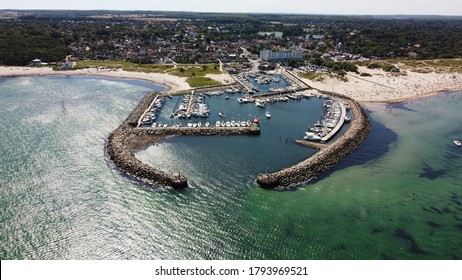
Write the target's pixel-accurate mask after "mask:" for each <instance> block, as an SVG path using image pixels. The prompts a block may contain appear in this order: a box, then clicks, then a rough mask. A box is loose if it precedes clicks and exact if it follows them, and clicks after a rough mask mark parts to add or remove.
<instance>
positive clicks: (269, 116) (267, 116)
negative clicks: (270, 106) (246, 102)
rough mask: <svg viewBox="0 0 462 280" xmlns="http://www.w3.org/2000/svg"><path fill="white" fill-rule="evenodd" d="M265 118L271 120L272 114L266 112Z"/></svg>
mask: <svg viewBox="0 0 462 280" xmlns="http://www.w3.org/2000/svg"><path fill="white" fill-rule="evenodd" d="M265 116H266V118H267V119H269V118H271V114H270V112H269V111H266V113H265Z"/></svg>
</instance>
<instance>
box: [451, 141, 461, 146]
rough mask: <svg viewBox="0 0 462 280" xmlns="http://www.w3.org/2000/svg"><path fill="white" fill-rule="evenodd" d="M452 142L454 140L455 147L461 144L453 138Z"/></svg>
mask: <svg viewBox="0 0 462 280" xmlns="http://www.w3.org/2000/svg"><path fill="white" fill-rule="evenodd" d="M453 142H454V144H455V145H456V146H457V147H460V146H462V144H461V143H460V141H458V140H454V141H453Z"/></svg>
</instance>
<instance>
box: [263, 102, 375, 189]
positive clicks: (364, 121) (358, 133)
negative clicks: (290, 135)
mask: <svg viewBox="0 0 462 280" xmlns="http://www.w3.org/2000/svg"><path fill="white" fill-rule="evenodd" d="M344 100H347V102H348V103H349V105H350V107H351V111H352V114H353V120H352V122H351V124H350V127H349V129H348V130H347V131H346V132H345V133H344V134H343V135H342V136H341V137H339V138H338V139H336V140H335V141H334V142H333V143H331V144H329V145H327V144H318V143H310V142H308V141H302V140H298V141H296V142H297V143H298V144H303V145H306V146H309V147H312V148H316V149H318V150H319V151H318V152H317V153H316V154H314V155H313V156H311V157H310V158H308V159H306V160H304V161H302V162H300V163H297V164H295V165H292V166H290V167H287V168H285V169H282V170H280V171H277V172H274V173H270V174H260V175H258V176H257V183H258V184H259V185H260V186H261V187H263V188H271V189H274V188H277V189H291V188H294V187H296V186H298V185H301V184H303V183H305V182H307V181H309V180H311V179H313V178H314V177H316V175H318V174H320V173H322V172H324V171H326V170H328V169H329V168H331V167H332V166H333V165H334V164H336V163H337V162H339V161H340V160H342V159H343V158H344V157H345V156H347V155H348V154H350V153H351V152H353V151H354V150H355V149H356V148H358V146H359V145H360V144H361V143H362V142H363V141H364V140H365V139H366V137H367V135H368V134H369V131H370V130H371V123H370V121H369V118H368V117H367V115H366V113H365V112H364V109H363V108H362V107H361V106H360V105H359V104H358V102H356V101H354V100H352V99H344Z"/></svg>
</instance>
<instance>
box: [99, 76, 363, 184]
mask: <svg viewBox="0 0 462 280" xmlns="http://www.w3.org/2000/svg"><path fill="white" fill-rule="evenodd" d="M249 75H252V74H249ZM250 77H251V76H250ZM252 78H253V77H252ZM288 80H289V79H288V78H287V77H285V78H283V79H281V76H279V75H276V76H274V75H273V76H270V75H256V76H255V78H254V82H255V83H257V84H261V85H263V86H266V88H263V90H260V93H259V94H255V93H253V94H249V93H248V92H247V93H246V89H245V88H238V87H236V85H234V86H230V87H227V88H223V87H220V88H218V89H215V88H213V87H208V88H207V89H205V90H204V89H198V90H196V89H194V90H191V91H190V92H184V93H182V94H179V95H178V94H174V95H165V94H159V93H151V94H149V95H147V96H146V97H145V98H144V99H143V100H142V102H140V104H139V106H138V107H137V108H136V109H135V110H134V111H133V112H132V114H131V115H130V116H129V117H128V118H127V120H126V121H125V122H124V124H122V125H121V126H120V127H119V128H118V129H117V130H116V131H115V132H114V133H113V134H111V136H110V137H109V141H108V145H107V148H108V149H107V150H108V154H109V156H110V158H111V160H112V162H114V164H115V165H116V166H117V167H118V168H119V169H121V170H124V171H125V172H126V173H127V174H130V175H131V176H134V177H136V178H138V179H139V180H141V181H143V182H147V183H152V184H155V185H161V186H167V187H172V188H175V189H180V188H185V187H187V186H188V182H187V178H186V177H185V176H184V175H180V174H178V175H175V174H172V173H170V172H168V171H166V170H164V171H161V170H159V169H158V168H155V167H153V166H151V165H148V164H146V163H143V162H142V161H140V160H139V159H137V158H136V157H135V156H134V155H133V152H132V147H131V143H136V142H139V141H138V140H137V139H143V141H142V142H143V143H144V144H145V145H149V143H150V142H151V143H152V142H155V141H158V140H159V139H161V138H162V137H165V136H214V135H221V136H230V135H255V136H258V135H260V134H261V130H262V129H263V130H265V129H270V127H273V129H274V127H278V128H279V129H284V126H288V125H289V123H287V122H286V123H282V124H281V125H282V126H280V125H279V126H274V125H277V123H278V122H280V121H278V119H277V118H278V117H277V116H278V111H279V110H278V109H277V108H280V107H284V106H295V105H296V104H298V105H297V106H296V107H300V109H301V108H306V106H307V105H309V104H312V105H310V106H313V105H314V104H319V105H317V106H319V107H318V109H317V110H320V111H319V112H320V114H321V119H319V120H318V121H317V122H316V123H315V124H314V125H312V126H311V127H310V125H309V123H308V124H307V123H306V122H305V125H307V126H308V131H306V132H304V134H302V136H301V137H300V138H299V139H296V138H292V137H290V138H287V137H286V138H284V139H283V138H282V136H281V137H280V139H279V141H281V142H285V143H286V145H287V144H289V143H295V144H299V145H301V146H306V147H309V148H312V149H316V150H319V151H318V152H317V153H315V154H314V155H312V156H309V157H308V158H307V159H305V160H302V161H301V162H299V163H296V164H294V165H292V166H289V167H286V168H283V169H281V170H279V171H275V172H272V173H264V174H260V175H258V176H257V179H256V182H257V183H258V184H259V185H260V186H262V187H264V188H275V189H288V188H289V189H290V188H293V187H294V186H298V185H300V184H302V183H304V182H307V181H309V180H310V179H312V178H314V177H315V176H316V175H317V174H319V173H321V172H324V171H325V170H327V169H328V168H330V167H331V166H332V165H334V164H335V163H337V162H338V161H340V160H341V159H342V158H343V157H344V156H346V155H347V154H349V153H351V152H352V151H353V150H354V149H356V148H357V147H358V145H359V144H360V143H361V142H362V141H364V139H365V138H366V136H367V133H368V131H369V130H370V123H369V121H368V119H367V115H366V114H365V113H364V112H363V111H362V109H361V107H360V105H359V104H358V103H357V102H355V101H354V100H349V99H345V98H342V97H341V96H336V95H332V94H329V93H326V92H320V91H317V90H315V89H311V88H307V87H302V86H301V85H297V86H296V87H295V88H292V87H293V86H294V85H293V83H294V81H292V80H291V81H290V82H287V81H288ZM248 81H249V80H248ZM249 83H251V81H249ZM275 83H282V84H283V86H285V87H289V88H290V91H288V92H271V91H270V90H269V89H271V86H273V84H275ZM198 92H200V93H198ZM230 96H237V97H233V99H235V101H233V100H232V99H231V98H230ZM236 101H237V102H236ZM279 102H282V103H284V104H288V105H283V104H281V105H277V103H279ZM267 106H269V107H267ZM350 108H351V109H350ZM263 109H264V110H263ZM269 109H270V110H269ZM300 109H298V110H296V111H299V110H300ZM271 111H272V112H273V114H272V112H271ZM348 111H351V112H350V116H347V113H348ZM300 112H302V111H300ZM273 115H275V116H276V117H275V118H276V119H274V118H273ZM262 120H264V121H262ZM297 120H298V121H297V122H295V123H294V124H295V125H297V124H296V123H303V119H300V118H298V119H297ZM349 121H351V123H349V126H348V127H347V128H346V129H343V128H345V124H346V123H347V122H349ZM270 124H273V125H270ZM267 125H269V126H268V128H266V126H267ZM298 126H299V125H298ZM302 129H303V128H302ZM342 129H343V130H344V132H343V133H342V134H340V133H339V132H340V131H342ZM339 134H340V135H339ZM332 139H335V140H332Z"/></svg>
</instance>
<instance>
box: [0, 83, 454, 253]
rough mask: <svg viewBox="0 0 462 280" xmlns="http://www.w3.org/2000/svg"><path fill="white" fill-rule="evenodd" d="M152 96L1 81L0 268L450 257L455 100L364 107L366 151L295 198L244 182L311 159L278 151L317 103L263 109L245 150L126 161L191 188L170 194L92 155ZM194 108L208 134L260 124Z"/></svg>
mask: <svg viewBox="0 0 462 280" xmlns="http://www.w3.org/2000/svg"><path fill="white" fill-rule="evenodd" d="M148 87H150V88H148ZM152 89H156V90H160V88H159V87H155V86H152V85H149V84H146V83H142V82H133V81H120V80H108V79H100V78H76V77H72V78H47V77H27V78H3V79H0V101H1V102H0V115H1V116H2V121H1V122H0V131H1V134H0V163H1V164H0V186H1V188H0V199H1V203H0V208H1V211H0V220H1V231H0V244H1V245H0V258H1V259H453V258H455V259H460V258H461V257H462V175H461V174H462V173H461V172H460V169H461V168H462V149H459V148H456V147H455V145H454V144H453V143H452V140H454V139H462V126H461V122H460V120H461V119H462V111H461V110H460V106H461V105H462V94H460V92H459V93H451V94H442V95H438V96H435V97H431V98H427V99H423V100H419V101H413V102H411V103H405V104H399V105H394V106H385V105H378V104H377V105H368V106H367V108H368V110H369V113H370V116H371V119H372V122H373V130H372V133H371V134H370V136H369V137H368V139H367V140H366V142H365V143H364V144H363V145H362V146H361V147H360V148H359V149H358V150H357V151H355V152H354V153H353V154H352V155H350V156H348V157H347V158H346V159H345V160H344V161H342V162H341V163H340V164H338V165H337V166H336V167H335V168H334V169H333V170H331V171H329V172H328V173H326V174H323V175H321V176H320V177H319V178H318V179H317V180H316V181H315V182H313V183H312V184H309V185H307V186H305V187H303V188H301V189H299V190H297V191H290V192H276V191H269V190H264V189H261V188H259V187H258V186H257V184H256V183H255V176H256V175H257V174H258V173H261V172H266V171H268V170H269V171H272V170H277V169H279V168H281V167H283V166H286V165H290V164H293V163H295V162H297V161H299V160H301V159H303V158H306V157H307V156H309V155H310V154H311V153H313V151H312V150H310V149H307V148H303V147H299V146H296V145H294V144H292V143H291V140H293V139H297V138H299V137H300V135H301V134H302V133H303V131H304V130H305V129H306V127H307V126H308V125H310V124H312V123H313V122H315V121H316V120H317V119H318V118H319V115H320V112H321V108H320V104H321V103H322V100H319V99H316V98H313V99H310V100H303V101H301V102H289V103H287V104H283V103H281V104H272V105H271V106H268V107H267V108H266V109H263V110H262V111H263V113H264V111H265V110H270V111H271V113H272V115H273V117H272V118H271V119H270V120H266V119H262V130H263V132H262V135H261V136H259V137H247V136H243V137H237V136H232V137H231V136H230V137H172V138H168V139H167V140H165V141H163V142H161V143H157V144H155V145H153V146H150V147H147V148H146V149H143V150H139V151H137V152H136V156H137V157H138V158H140V159H142V160H144V161H146V162H148V163H150V164H152V165H154V166H156V167H158V168H161V169H164V170H167V171H171V172H181V173H182V174H185V175H186V176H188V178H189V183H190V185H191V186H190V188H188V189H186V190H184V191H171V190H165V189H161V188H152V187H148V186H144V185H140V184H138V183H137V182H134V181H131V180H130V179H127V178H126V177H124V176H122V175H121V174H120V172H118V171H116V170H113V169H112V167H111V164H110V163H108V162H107V159H106V156H105V153H104V144H105V140H106V138H107V136H108V134H109V133H110V132H111V131H112V130H114V129H115V128H116V127H118V126H119V125H120V123H121V122H122V121H123V120H124V119H125V118H126V117H127V115H128V114H129V113H130V112H131V110H133V108H134V107H135V106H136V105H137V103H138V102H139V100H141V98H142V96H143V94H145V93H146V92H148V91H149V90H152ZM172 102H173V100H172ZM208 102H209V104H210V105H211V108H212V117H211V118H216V116H214V114H217V111H218V110H220V111H222V110H223V111H224V110H227V112H226V113H227V116H228V118H243V116H246V117H253V116H254V115H259V114H261V112H260V111H256V110H257V108H254V107H242V106H241V107H238V106H239V105H237V103H236V102H235V101H234V100H228V101H225V100H224V99H210V100H208ZM227 102H232V104H228V103H227ZM233 104H235V105H233ZM168 106H173V105H169V104H168V103H167V104H166V105H165V108H164V110H165V111H164V112H163V114H166V116H165V117H166V118H167V116H168V115H167V114H169V112H168V111H167V108H168ZM213 110H215V111H213ZM211 122H213V123H214V121H212V120H211ZM300 127H301V129H300Z"/></svg>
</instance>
